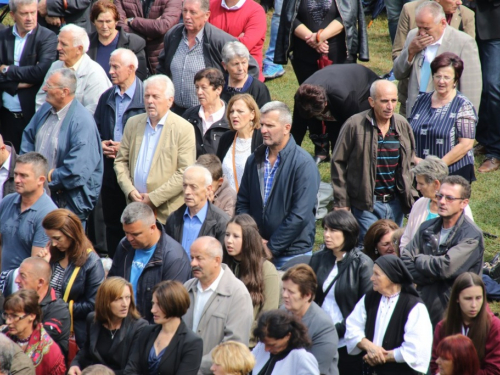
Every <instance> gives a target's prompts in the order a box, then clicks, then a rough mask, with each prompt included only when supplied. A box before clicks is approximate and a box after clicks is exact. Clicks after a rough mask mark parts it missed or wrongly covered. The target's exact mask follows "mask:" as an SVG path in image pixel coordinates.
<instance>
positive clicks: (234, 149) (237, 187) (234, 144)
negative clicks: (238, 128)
mask: <svg viewBox="0 0 500 375" xmlns="http://www.w3.org/2000/svg"><path fill="white" fill-rule="evenodd" d="M237 137H238V133H237V132H236V133H235V134H234V140H233V147H232V154H233V176H234V185H235V186H236V192H238V190H239V189H240V187H239V185H238V175H237V174H236V155H235V154H236V138H237Z"/></svg>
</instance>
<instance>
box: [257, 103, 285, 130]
mask: <svg viewBox="0 0 500 375" xmlns="http://www.w3.org/2000/svg"><path fill="white" fill-rule="evenodd" d="M272 111H278V114H279V117H278V118H279V122H280V123H281V125H285V124H291V123H292V112H290V108H288V106H287V105H286V104H285V103H283V102H279V101H277V100H274V101H272V102H268V103H266V104H264V105H263V106H262V108H261V109H260V114H261V116H262V115H265V114H267V113H269V112H272Z"/></svg>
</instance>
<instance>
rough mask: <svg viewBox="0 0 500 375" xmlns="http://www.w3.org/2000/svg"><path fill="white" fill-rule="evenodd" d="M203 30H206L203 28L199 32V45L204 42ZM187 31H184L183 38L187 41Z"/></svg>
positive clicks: (197, 38)
mask: <svg viewBox="0 0 500 375" xmlns="http://www.w3.org/2000/svg"><path fill="white" fill-rule="evenodd" d="M203 30H205V29H204V28H203V27H202V28H201V30H200V31H199V32H198V34H196V37H195V38H196V40H197V41H198V43H201V41H202V40H203ZM187 35H188V34H187V31H186V28H184V30H182V36H183V39H185V40H187Z"/></svg>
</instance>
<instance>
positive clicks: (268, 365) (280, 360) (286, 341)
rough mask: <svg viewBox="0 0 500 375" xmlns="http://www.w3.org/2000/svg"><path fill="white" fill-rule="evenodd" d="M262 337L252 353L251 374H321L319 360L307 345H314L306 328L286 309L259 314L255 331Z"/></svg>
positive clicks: (255, 334) (256, 334)
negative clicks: (252, 364)
mask: <svg viewBox="0 0 500 375" xmlns="http://www.w3.org/2000/svg"><path fill="white" fill-rule="evenodd" d="M253 334H254V336H255V337H256V338H257V339H258V340H259V343H258V344H257V345H256V346H255V348H254V349H253V351H252V353H253V355H254V356H255V367H254V369H253V371H252V375H284V374H294V375H319V369H318V361H317V360H316V358H315V357H314V355H312V354H311V353H309V352H307V351H306V348H309V347H310V346H311V344H312V343H311V339H310V338H309V335H308V334H307V328H306V326H305V325H304V324H302V323H301V322H299V321H298V320H297V318H295V316H294V315H292V314H290V313H288V312H287V311H285V310H271V311H267V312H265V313H263V314H262V315H261V316H260V317H259V321H258V323H257V327H256V328H255V329H254V332H253Z"/></svg>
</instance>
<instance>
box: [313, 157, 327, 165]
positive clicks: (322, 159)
mask: <svg viewBox="0 0 500 375" xmlns="http://www.w3.org/2000/svg"><path fill="white" fill-rule="evenodd" d="M329 161H330V155H316V156H315V157H314V162H315V163H316V165H320V164H321V163H326V162H329Z"/></svg>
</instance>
